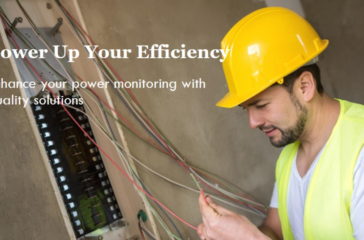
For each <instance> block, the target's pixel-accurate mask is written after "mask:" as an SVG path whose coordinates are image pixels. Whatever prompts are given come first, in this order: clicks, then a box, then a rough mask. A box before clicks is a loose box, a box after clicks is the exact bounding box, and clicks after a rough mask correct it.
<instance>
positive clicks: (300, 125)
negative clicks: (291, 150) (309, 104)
mask: <svg viewBox="0 0 364 240" xmlns="http://www.w3.org/2000/svg"><path fill="white" fill-rule="evenodd" d="M291 100H292V103H293V104H294V105H295V107H296V110H297V116H298V119H297V121H296V123H295V124H294V125H293V126H292V127H289V128H287V129H281V128H278V127H276V126H274V125H270V126H262V127H259V128H260V130H268V129H272V128H276V129H277V130H279V131H280V132H281V135H282V137H281V138H280V139H278V140H276V141H274V138H273V137H269V140H270V142H271V144H272V145H273V146H275V147H279V148H280V147H284V146H286V145H288V144H290V143H294V142H295V141H297V140H298V139H299V137H300V136H301V135H302V132H303V130H304V128H305V125H306V122H307V109H306V108H305V107H304V106H302V105H301V104H300V103H299V101H298V100H297V98H296V97H295V96H294V95H293V94H291Z"/></svg>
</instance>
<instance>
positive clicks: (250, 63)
mask: <svg viewBox="0 0 364 240" xmlns="http://www.w3.org/2000/svg"><path fill="white" fill-rule="evenodd" d="M328 44H329V41H328V40H321V38H320V36H319V35H318V34H317V32H316V31H315V29H313V27H312V26H311V25H310V24H309V23H308V22H307V21H306V20H305V19H304V18H302V17H301V16H300V15H298V14H297V13H295V12H293V11H291V10H289V9H286V8H281V7H267V8H262V9H259V10H257V11H255V12H252V13H251V14H249V15H247V16H246V17H244V18H243V19H241V20H240V21H239V22H238V23H237V24H235V26H234V27H233V28H231V29H230V31H229V32H228V33H227V34H226V36H225V37H224V39H223V40H222V42H221V47H222V49H224V50H225V51H227V49H229V52H228V55H227V57H226V58H225V61H224V62H223V68H224V73H225V77H226V81H227V84H228V86H229V93H228V94H227V95H226V96H225V97H224V98H223V99H221V100H220V101H219V102H218V103H217V104H216V105H217V106H219V107H225V108H231V107H235V106H237V105H239V104H241V103H243V102H245V101H246V100H248V99H250V98H252V97H253V96H255V95H257V94H258V93H260V92H262V91H263V90H264V89H266V88H268V87H269V86H271V85H272V84H273V83H276V82H278V83H280V84H282V83H283V77H285V76H286V75H288V74H289V73H291V72H293V71H295V70H296V69H298V68H299V67H301V66H303V65H305V64H306V63H308V62H310V61H311V60H312V59H314V58H316V57H317V56H318V55H319V54H320V53H321V52H322V51H323V50H325V48H326V47H327V45H328Z"/></svg>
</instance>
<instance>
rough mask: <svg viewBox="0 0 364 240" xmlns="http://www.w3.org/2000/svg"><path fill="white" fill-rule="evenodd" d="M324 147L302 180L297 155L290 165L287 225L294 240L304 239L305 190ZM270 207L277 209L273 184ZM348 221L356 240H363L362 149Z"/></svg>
mask: <svg viewBox="0 0 364 240" xmlns="http://www.w3.org/2000/svg"><path fill="white" fill-rule="evenodd" d="M324 147H325V146H324ZM324 147H323V148H322V149H321V151H320V153H319V154H318V155H317V157H316V158H315V160H314V162H313V163H312V164H311V166H310V168H309V170H308V171H307V173H306V175H305V176H304V177H303V178H301V176H300V174H299V173H298V170H297V164H296V157H297V153H296V156H295V158H294V160H293V163H292V170H291V175H290V178H289V183H288V192H287V211H288V219H289V223H290V226H291V229H292V233H293V236H294V239H295V240H303V239H305V234H304V229H303V215H304V214H303V213H304V207H305V201H306V195H307V190H308V186H309V185H310V181H311V177H312V174H313V172H314V170H315V167H316V165H317V162H318V159H319V158H320V156H321V154H322V150H323V149H324ZM270 207H271V208H278V191H277V183H275V184H274V190H273V195H272V200H271V202H270ZM350 219H351V223H352V226H353V230H354V234H353V236H354V237H355V239H356V240H364V147H363V148H362V149H361V151H360V154H359V157H358V160H357V162H356V165H355V169H354V190H353V195H352V198H351V206H350Z"/></svg>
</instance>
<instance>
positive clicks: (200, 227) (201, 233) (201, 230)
mask: <svg viewBox="0 0 364 240" xmlns="http://www.w3.org/2000/svg"><path fill="white" fill-rule="evenodd" d="M204 227H205V226H204V224H203V223H201V224H200V225H198V227H197V234H198V236H199V237H200V239H202V240H204V239H206V236H205V232H204Z"/></svg>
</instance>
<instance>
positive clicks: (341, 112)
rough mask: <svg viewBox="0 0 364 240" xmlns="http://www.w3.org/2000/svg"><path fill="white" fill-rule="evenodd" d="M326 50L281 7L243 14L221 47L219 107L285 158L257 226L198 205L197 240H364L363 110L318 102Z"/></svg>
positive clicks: (305, 25) (340, 102) (342, 103)
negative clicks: (223, 87)
mask: <svg viewBox="0 0 364 240" xmlns="http://www.w3.org/2000/svg"><path fill="white" fill-rule="evenodd" d="M327 45H328V41H327V40H321V39H320V37H319V36H318V34H317V33H316V31H315V30H314V29H313V28H312V27H311V25H310V24H309V23H308V22H306V21H305V20H304V19H303V18H302V17H300V16H299V15H297V14H296V13H294V12H292V11H290V10H288V9H285V8H278V7H270V8H264V9H260V10H258V11H255V12H253V13H251V14H249V15H248V16H246V17H245V18H243V19H242V20H241V21H240V22H238V23H237V24H236V25H235V26H234V27H233V28H232V29H231V30H230V31H229V33H228V34H227V35H226V36H225V38H224V39H223V41H222V47H223V48H229V49H231V51H230V55H229V56H228V57H227V59H226V60H225V61H224V63H223V68H224V72H225V76H226V79H227V82H228V85H229V91H230V92H229V93H228V94H227V95H226V96H225V97H224V98H223V99H222V100H221V101H220V102H219V103H218V104H217V105H218V106H221V107H228V108H231V107H234V106H238V105H239V106H241V107H243V108H245V109H246V110H247V112H248V115H249V121H250V126H251V127H252V128H258V129H260V130H261V131H263V132H264V133H265V134H266V135H267V137H269V140H270V142H271V143H272V145H274V146H276V147H285V148H284V149H283V151H282V153H281V155H280V157H279V159H278V162H277V166H276V186H275V189H274V192H273V197H272V200H271V208H270V210H269V212H268V216H267V218H266V220H265V222H264V224H263V226H262V227H260V229H258V228H257V227H255V226H254V225H253V224H252V223H251V222H250V221H249V220H248V219H246V218H245V217H244V216H241V215H238V214H236V213H234V212H232V211H230V210H227V209H224V208H222V207H220V206H218V205H217V204H215V203H213V202H212V200H211V198H209V197H207V203H206V202H205V201H204V199H203V196H200V198H199V204H200V211H201V213H202V218H203V223H202V224H200V225H199V227H198V230H197V232H198V234H199V236H200V238H201V239H209V240H214V239H216V240H229V239H234V240H237V239H283V238H284V239H285V240H290V239H296V240H297V239H314V240H317V239H320V240H321V239H322V240H336V239H337V240H343V239H364V166H363V165H364V163H363V161H364V160H363V159H364V150H363V145H364V106H362V105H359V104H354V103H350V102H347V101H343V100H336V99H333V98H331V97H330V96H328V95H327V94H326V93H325V92H324V89H323V87H322V85H321V80H320V70H319V68H318V66H317V65H316V64H315V62H316V61H317V59H318V58H317V56H318V55H319V54H320V53H321V52H322V51H323V50H325V48H326V47H327Z"/></svg>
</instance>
